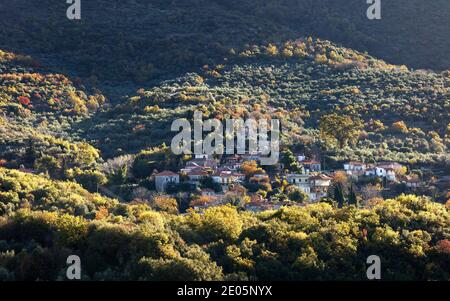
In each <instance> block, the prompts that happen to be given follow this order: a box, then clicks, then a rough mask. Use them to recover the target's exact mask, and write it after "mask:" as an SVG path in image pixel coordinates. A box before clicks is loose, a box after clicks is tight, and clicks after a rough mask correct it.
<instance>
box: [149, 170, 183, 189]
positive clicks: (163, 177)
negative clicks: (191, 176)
mask: <svg viewBox="0 0 450 301" xmlns="http://www.w3.org/2000/svg"><path fill="white" fill-rule="evenodd" d="M169 183H176V184H178V183H180V176H179V175H178V174H176V173H174V172H172V171H169V170H165V171H163V172H160V173H159V174H156V175H155V186H156V190H157V191H158V192H164V191H165V190H166V187H167V185H168V184H169Z"/></svg>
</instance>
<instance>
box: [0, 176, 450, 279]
mask: <svg viewBox="0 0 450 301" xmlns="http://www.w3.org/2000/svg"><path fill="white" fill-rule="evenodd" d="M0 179H1V193H0V198H1V204H2V207H1V208H0V210H1V211H0V212H1V213H2V217H1V218H0V238H1V240H0V279H2V280H36V279H39V280H55V279H60V280H62V279H64V277H65V268H66V267H65V258H67V256H68V255H70V254H79V255H80V257H81V258H83V259H85V261H83V267H84V268H83V276H82V278H83V279H84V280H132V279H134V280H344V279H346V280H362V279H365V264H364V263H365V259H366V258H367V256H369V255H371V254H378V255H379V256H380V257H381V258H382V260H383V265H385V266H386V267H388V268H386V269H385V270H383V279H385V280H448V279H449V277H450V275H449V268H450V266H449V265H450V260H449V259H450V258H449V256H448V252H449V248H450V244H449V241H448V237H449V235H450V233H449V227H448V224H449V222H450V220H449V219H450V216H449V214H448V208H445V207H444V206H443V205H441V204H437V203H434V202H431V201H430V200H429V199H427V198H425V197H416V196H400V197H398V198H396V199H391V200H386V201H383V202H380V203H378V204H377V203H374V204H372V205H371V206H370V207H368V208H365V209H358V208H355V207H354V206H346V207H344V208H340V209H339V208H336V207H333V206H332V205H330V204H327V203H318V204H311V205H308V206H306V207H302V208H299V207H295V208H283V209H280V210H277V211H266V212H263V213H259V214H253V213H247V212H239V211H237V210H236V208H234V207H231V206H224V207H215V208H210V209H207V210H206V211H205V212H203V214H198V213H196V212H194V211H190V212H189V213H188V214H186V215H182V216H181V215H173V214H170V213H167V208H155V207H154V208H151V207H149V206H148V205H146V204H145V203H130V204H123V203H119V202H117V201H115V200H111V199H108V198H105V197H101V196H99V195H95V194H90V193H88V192H87V191H86V190H84V189H82V188H81V187H80V186H78V185H76V184H72V183H65V182H56V181H50V180H45V179H42V178H41V177H37V176H34V175H27V174H21V173H20V172H16V171H8V170H5V169H1V170H0ZM5 212H7V213H8V214H7V215H5Z"/></svg>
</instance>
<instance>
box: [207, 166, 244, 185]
mask: <svg viewBox="0 0 450 301" xmlns="http://www.w3.org/2000/svg"><path fill="white" fill-rule="evenodd" d="M212 179H213V181H214V183H218V184H221V185H230V184H233V183H236V182H241V181H244V179H245V175H244V174H241V173H237V172H233V171H231V170H218V171H216V172H215V173H214V174H213V175H212Z"/></svg>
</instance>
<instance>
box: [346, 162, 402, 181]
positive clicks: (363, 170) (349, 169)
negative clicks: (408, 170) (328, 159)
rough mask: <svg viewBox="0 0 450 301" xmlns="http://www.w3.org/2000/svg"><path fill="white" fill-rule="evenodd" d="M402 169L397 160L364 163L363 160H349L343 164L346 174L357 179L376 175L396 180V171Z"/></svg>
mask: <svg viewBox="0 0 450 301" xmlns="http://www.w3.org/2000/svg"><path fill="white" fill-rule="evenodd" d="M402 169H403V165H401V164H400V163H397V162H379V163H375V164H366V163H363V162H355V161H350V162H348V163H345V164H344V170H345V172H346V173H347V175H349V176H351V177H354V178H356V179H358V178H359V177H362V176H366V177H378V178H385V179H386V180H388V181H392V182H394V181H397V172H398V171H400V170H402Z"/></svg>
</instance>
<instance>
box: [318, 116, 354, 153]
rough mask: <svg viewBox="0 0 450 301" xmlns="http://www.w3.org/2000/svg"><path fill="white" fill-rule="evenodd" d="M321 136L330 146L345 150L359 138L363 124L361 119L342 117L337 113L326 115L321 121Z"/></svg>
mask: <svg viewBox="0 0 450 301" xmlns="http://www.w3.org/2000/svg"><path fill="white" fill-rule="evenodd" d="M319 129H320V136H321V138H322V139H323V140H324V141H325V142H326V143H328V144H330V145H332V146H337V147H339V148H344V147H345V146H347V145H348V144H349V143H350V144H354V143H356V141H357V140H358V138H359V135H360V131H361V129H362V122H361V120H360V119H359V118H355V119H352V118H351V117H350V116H340V115H338V114H336V113H333V114H328V115H324V116H323V117H322V118H321V120H320V125H319Z"/></svg>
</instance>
